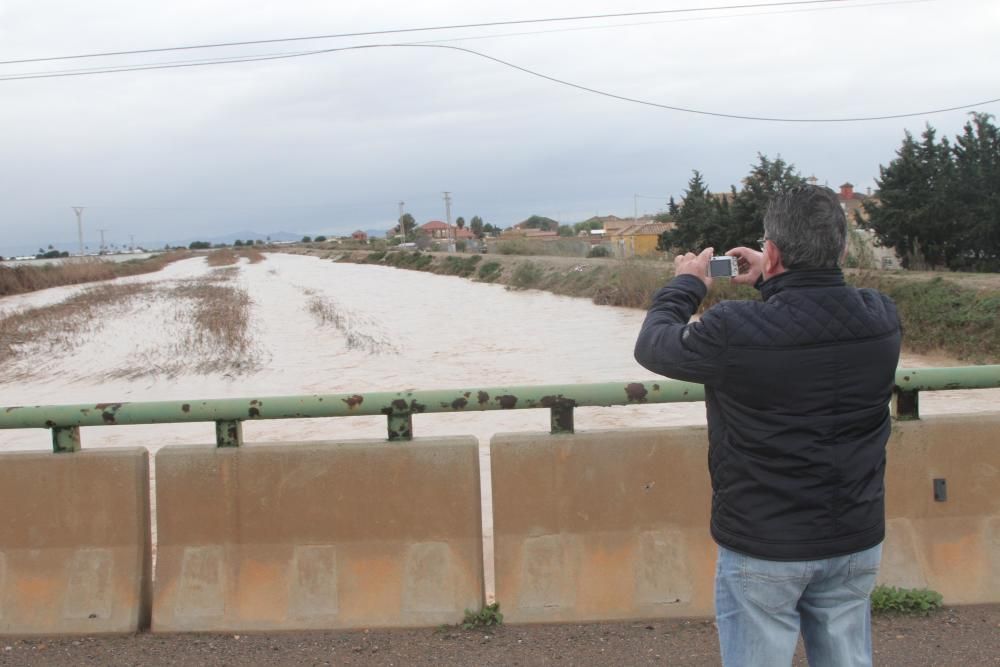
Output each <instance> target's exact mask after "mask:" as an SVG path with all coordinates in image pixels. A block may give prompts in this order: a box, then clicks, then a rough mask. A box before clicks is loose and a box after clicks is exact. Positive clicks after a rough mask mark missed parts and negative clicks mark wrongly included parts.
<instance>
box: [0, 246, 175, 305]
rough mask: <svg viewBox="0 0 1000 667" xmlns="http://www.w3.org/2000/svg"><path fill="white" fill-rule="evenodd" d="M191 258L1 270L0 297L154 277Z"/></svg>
mask: <svg viewBox="0 0 1000 667" xmlns="http://www.w3.org/2000/svg"><path fill="white" fill-rule="evenodd" d="M190 256H191V255H190V253H188V252H186V251H177V252H168V253H161V254H159V255H154V256H152V257H149V258H147V259H136V260H129V261H127V262H110V261H105V260H102V259H98V258H92V257H87V258H83V259H79V260H72V261H66V262H62V263H60V264H55V263H48V264H42V265H41V266H27V265H20V266H0V296H10V295H12V294H24V293H26V292H34V291H36V290H41V289H48V288H50V287H59V286H61V285H79V284H82V283H90V282H97V281H99V280H111V279H113V278H121V277H123V276H134V275H138V274H141V273H152V272H154V271H159V270H160V269H162V268H163V267H165V266H166V265H167V264H170V263H171V262H176V261H177V260H179V259H185V258H187V257H190Z"/></svg>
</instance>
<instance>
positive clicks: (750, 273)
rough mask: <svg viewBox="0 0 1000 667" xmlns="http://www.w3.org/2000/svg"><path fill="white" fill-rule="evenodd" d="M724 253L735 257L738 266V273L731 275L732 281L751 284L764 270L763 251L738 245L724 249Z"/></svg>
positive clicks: (738, 283) (755, 281) (754, 282)
mask: <svg viewBox="0 0 1000 667" xmlns="http://www.w3.org/2000/svg"><path fill="white" fill-rule="evenodd" d="M726 255H727V256H729V257H735V258H736V263H737V265H738V266H739V268H740V274H739V275H738V276H733V283H735V284H737V285H751V286H753V285H755V284H757V280H758V279H759V278H760V276H761V274H762V273H763V272H764V253H762V252H759V251H757V250H753V249H752V248H745V247H743V246H740V247H739V248H733V249H732V250H728V251H726Z"/></svg>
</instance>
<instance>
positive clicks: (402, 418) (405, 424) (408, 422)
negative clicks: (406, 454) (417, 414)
mask: <svg viewBox="0 0 1000 667" xmlns="http://www.w3.org/2000/svg"><path fill="white" fill-rule="evenodd" d="M388 418H389V441H390V442H392V441H394V440H413V413H412V412H403V413H392V414H390V415H388Z"/></svg>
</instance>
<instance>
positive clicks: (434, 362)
mask: <svg viewBox="0 0 1000 667" xmlns="http://www.w3.org/2000/svg"><path fill="white" fill-rule="evenodd" d="M220 271H222V272H223V273H216V272H220ZM216 277H217V278H218V280H219V281H220V284H222V283H224V284H227V285H230V286H232V287H234V288H237V289H239V290H240V291H241V292H245V294H246V295H248V296H249V319H248V323H249V325H248V327H247V330H246V332H245V340H244V343H245V344H246V347H245V349H244V350H243V352H242V353H241V354H242V356H239V355H236V356H234V357H233V358H232V359H231V360H228V361H227V364H228V366H226V367H224V368H220V367H219V365H218V364H215V365H213V364H212V363H210V362H211V360H210V359H207V358H205V357H204V354H206V352H205V350H204V349H202V350H201V353H200V354H202V356H198V355H195V354H192V353H191V349H192V348H191V346H192V345H195V344H200V341H201V338H200V337H199V336H200V334H199V332H198V331H197V330H192V327H195V326H196V324H193V323H192V322H193V320H191V319H190V318H188V317H187V314H188V313H187V312H186V311H187V310H189V309H190V308H189V307H188V306H189V304H190V303H193V302H191V301H190V299H189V297H188V296H186V295H188V294H189V293H190V290H188V291H184V290H185V289H186V288H185V286H187V285H192V284H195V283H196V282H197V281H199V280H215V279H216ZM113 282H114V283H115V284H125V285H135V286H136V289H135V290H133V292H134V295H133V296H130V297H129V299H128V300H122V301H121V302H117V303H115V302H111V303H107V304H100V305H98V306H92V308H93V311H92V312H93V313H95V315H94V316H93V317H91V318H90V319H89V320H88V321H86V322H85V323H80V322H77V323H76V324H75V325H74V328H72V329H71V330H70V329H68V328H67V331H70V333H67V334H66V335H65V336H63V337H55V338H44V339H37V340H22V341H15V345H17V346H18V349H19V350H20V354H19V356H18V357H17V359H16V362H5V364H4V366H5V367H6V368H5V369H2V370H0V406H11V405H38V404H78V403H90V404H94V403H117V402H125V401H147V400H148V401H154V400H155V401H158V400H175V399H176V400H180V399H184V400H194V399H204V398H237V397H246V398H253V397H260V396H274V395H288V394H314V393H346V392H350V393H364V392H373V391H399V390H410V389H446V388H467V389H469V388H477V387H502V386H511V385H531V384H573V383H584V382H609V381H621V380H629V381H632V380H640V381H642V380H652V379H655V378H656V376H655V375H653V374H651V373H650V372H649V371H646V370H644V369H643V368H641V367H640V366H639V365H638V364H636V362H635V361H634V360H633V358H632V346H633V344H634V341H635V336H636V334H637V333H638V331H639V327H640V325H641V323H642V319H643V316H644V313H643V312H642V311H639V310H633V309H625V308H612V307H607V306H595V305H593V304H592V303H591V302H590V301H589V300H586V299H577V298H569V297H561V296H555V295H552V294H548V293H546V292H538V291H527V292H516V291H508V290H506V289H505V288H504V287H502V286H497V285H488V284H481V283H474V282H471V281H468V280H464V279H461V278H455V277H447V276H436V275H432V274H428V273H420V272H414V271H405V270H399V269H393V268H387V267H379V266H365V265H354V264H336V263H333V262H330V261H324V260H320V259H318V258H315V257H305V256H298V255H284V254H269V255H267V258H266V260H265V261H263V262H260V263H257V264H249V263H246V262H245V260H244V262H243V263H242V264H240V265H239V266H238V267H237V268H236V269H228V270H227V269H213V268H211V267H209V266H208V265H207V263H206V261H205V259H204V258H194V259H188V260H184V261H181V262H176V263H174V264H171V265H169V266H167V267H166V268H165V269H164V270H163V271H160V272H159V273H156V274H149V275H142V276H134V277H130V278H122V279H118V280H116V281H113ZM86 289H88V287H87V286H72V287H60V288H53V289H49V290H44V291H41V292H35V293H32V294H27V295H20V296H15V297H7V298H4V299H0V317H7V316H12V315H17V314H22V315H23V314H25V313H29V312H30V311H31V309H33V308H43V307H52V306H57V305H58V304H60V303H63V302H66V301H67V300H70V299H73V298H74V297H78V296H79V295H80V294H81V292H82V291H84V290H86ZM191 307H193V306H191ZM49 326H51V327H59V326H60V323H59V320H58V319H54V320H53V321H52V322H50V324H49ZM191 341H195V342H194V343H192V342H191ZM209 354H210V352H209ZM227 359H228V357H227ZM902 365H903V366H906V367H926V366H949V365H960V364H958V363H957V362H954V361H953V360H948V359H942V358H930V357H920V356H915V355H905V356H904V358H903V360H902ZM207 368H212V370H211V371H210V372H207V371H206V369H207ZM998 400H1000V390H976V391H951V392H925V394H923V395H922V396H921V412H922V414H924V415H932V414H935V413H945V412H949V413H955V412H971V413H974V412H982V411H987V410H995V409H996V405H997V404H998V403H997V402H998ZM576 413H577V414H576V428H577V429H578V430H586V429H603V428H618V427H629V426H643V427H646V426H668V425H679V424H700V423H703V422H704V415H705V413H704V404H703V403H678V404H669V405H653V406H635V407H617V408H600V409H598V408H585V409H579V410H577V411H576ZM413 421H414V432H415V435H416V436H417V437H420V436H428V435H462V434H469V435H474V436H476V437H478V438H479V441H480V452H481V461H482V472H483V487H482V488H483V493H484V500H486V501H487V502H486V504H485V506H486V507H489V502H488V501H489V492H490V491H489V488H490V487H489V457H488V444H489V438H490V436H491V435H492V434H494V433H497V432H507V431H528V430H531V431H547V430H548V428H549V414H548V411H547V410H516V411H503V412H484V413H468V414H446V415H418V416H416V417H415V418H414V420H413ZM385 433H386V420H385V418H384V417H353V418H336V419H313V420H273V421H261V422H245V424H244V437H245V439H246V440H247V441H252V442H255V441H273V440H284V441H294V440H320V439H357V438H385ZM82 440H83V447H85V448H90V447H116V446H135V445H141V446H145V447H147V448H149V449H150V450H151V451H155V450H156V449H158V448H159V447H162V446H164V445H171V444H179V443H210V442H213V441H214V425H213V424H211V423H205V424H172V425H171V424H168V425H161V426H116V427H92V428H84V429H82ZM49 447H51V441H50V436H49V434H48V432H47V431H44V430H18V431H0V450H2V451H10V450H16V449H48V448H49ZM484 529H485V532H486V535H487V545H486V546H487V548H486V553H487V554H490V553H492V548H491V544H490V542H489V540H490V535H491V534H492V520H491V517H489V516H486V517H485V518H484ZM488 579H489V576H488ZM490 583H491V582H490Z"/></svg>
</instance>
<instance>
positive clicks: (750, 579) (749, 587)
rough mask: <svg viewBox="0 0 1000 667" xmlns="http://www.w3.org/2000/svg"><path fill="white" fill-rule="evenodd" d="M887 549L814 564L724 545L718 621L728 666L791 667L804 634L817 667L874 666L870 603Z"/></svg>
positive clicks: (718, 578)
mask: <svg viewBox="0 0 1000 667" xmlns="http://www.w3.org/2000/svg"><path fill="white" fill-rule="evenodd" d="M881 560H882V545H881V544H879V545H878V546H875V547H872V548H871V549H866V550H864V551H859V552H857V553H853V554H850V555H847V556H838V557H836V558H825V559H823V560H807V561H791V562H789V561H774V560H761V559H759V558H753V557H752V556H747V555H745V554H741V553H738V552H736V551H730V550H729V549H726V548H725V547H722V546H720V547H719V558H718V564H717V567H716V573H715V618H716V622H717V623H718V626H719V645H720V647H721V649H722V664H723V665H725V667H757V666H759V667H780V666H781V665H791V664H792V655H793V654H794V653H795V644H796V642H797V641H798V636H799V632H800V631H801V632H802V640H803V643H804V644H805V647H806V655H807V657H808V658H809V665H810V666H811V667H861V666H865V667H868V666H870V665H871V664H872V634H871V602H870V598H869V596H870V595H871V592H872V588H874V586H875V577H876V575H877V574H878V566H879V562H880V561H881Z"/></svg>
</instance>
